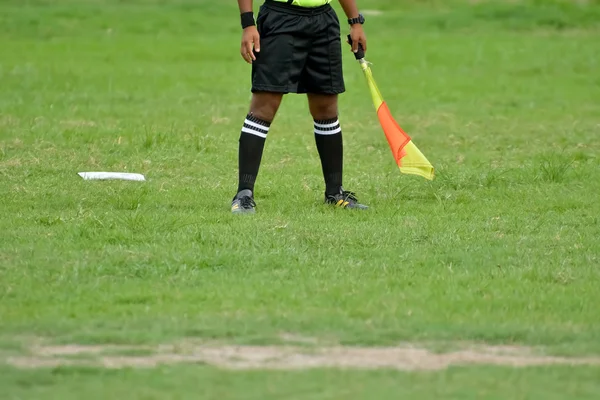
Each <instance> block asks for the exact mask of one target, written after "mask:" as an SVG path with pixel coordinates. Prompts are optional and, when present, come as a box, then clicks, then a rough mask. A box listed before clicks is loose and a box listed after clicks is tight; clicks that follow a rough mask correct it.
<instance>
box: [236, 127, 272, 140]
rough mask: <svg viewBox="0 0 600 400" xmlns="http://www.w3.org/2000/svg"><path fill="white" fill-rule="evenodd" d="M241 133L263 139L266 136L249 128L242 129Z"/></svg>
mask: <svg viewBox="0 0 600 400" xmlns="http://www.w3.org/2000/svg"><path fill="white" fill-rule="evenodd" d="M242 132H245V133H249V134H251V135H255V136H258V137H261V138H263V139H266V138H267V134H266V133H262V132H259V131H255V130H254V129H250V128H246V127H243V128H242Z"/></svg>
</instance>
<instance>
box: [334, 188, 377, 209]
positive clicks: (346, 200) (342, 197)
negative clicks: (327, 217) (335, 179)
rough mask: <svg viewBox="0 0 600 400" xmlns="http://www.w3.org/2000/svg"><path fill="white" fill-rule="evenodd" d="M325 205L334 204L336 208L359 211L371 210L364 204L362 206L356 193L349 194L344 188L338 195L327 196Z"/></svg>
mask: <svg viewBox="0 0 600 400" xmlns="http://www.w3.org/2000/svg"><path fill="white" fill-rule="evenodd" d="M325 203H327V204H332V205H334V206H335V207H340V208H354V209H357V210H366V209H368V208H369V207H367V206H365V205H364V204H360V203H359V202H358V199H357V198H356V195H355V194H354V193H352V192H348V191H346V190H344V189H343V188H340V192H339V193H337V194H326V195H325Z"/></svg>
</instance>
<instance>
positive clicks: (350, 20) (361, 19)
mask: <svg viewBox="0 0 600 400" xmlns="http://www.w3.org/2000/svg"><path fill="white" fill-rule="evenodd" d="M364 23H365V17H364V16H363V15H362V14H358V18H348V24H350V25H354V24H361V25H362V24H364Z"/></svg>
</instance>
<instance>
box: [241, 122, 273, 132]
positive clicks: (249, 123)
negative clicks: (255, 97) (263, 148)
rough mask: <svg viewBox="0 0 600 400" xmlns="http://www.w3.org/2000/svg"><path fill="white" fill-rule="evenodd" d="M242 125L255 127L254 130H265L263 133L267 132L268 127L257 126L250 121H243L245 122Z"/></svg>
mask: <svg viewBox="0 0 600 400" xmlns="http://www.w3.org/2000/svg"><path fill="white" fill-rule="evenodd" d="M244 124H248V125H250V126H253V127H255V128H258V129H262V130H265V131H268V130H269V127H268V126H264V125H261V124H257V123H256V122H252V121H250V120H245V121H244Z"/></svg>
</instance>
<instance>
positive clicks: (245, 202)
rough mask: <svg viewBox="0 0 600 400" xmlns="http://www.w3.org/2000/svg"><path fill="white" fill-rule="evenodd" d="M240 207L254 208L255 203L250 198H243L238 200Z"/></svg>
mask: <svg viewBox="0 0 600 400" xmlns="http://www.w3.org/2000/svg"><path fill="white" fill-rule="evenodd" d="M240 205H241V207H242V208H254V207H256V203H255V202H254V199H253V198H252V197H250V196H244V197H242V198H241V199H240Z"/></svg>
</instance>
